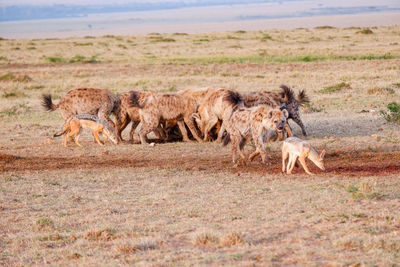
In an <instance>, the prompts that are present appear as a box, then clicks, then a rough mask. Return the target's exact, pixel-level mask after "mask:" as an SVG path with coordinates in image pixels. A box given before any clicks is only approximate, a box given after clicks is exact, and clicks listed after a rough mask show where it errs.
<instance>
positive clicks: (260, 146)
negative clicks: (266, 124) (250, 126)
mask: <svg viewBox="0 0 400 267" xmlns="http://www.w3.org/2000/svg"><path fill="white" fill-rule="evenodd" d="M253 140H254V143H255V145H256V151H255V152H253V153H252V154H251V155H250V157H249V159H250V160H253V159H254V158H255V157H256V156H258V155H259V154H260V155H261V160H262V162H263V163H266V162H267V155H266V154H267V153H266V151H265V148H264V142H263V137H262V135H260V136H253Z"/></svg>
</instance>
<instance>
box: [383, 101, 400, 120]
mask: <svg viewBox="0 0 400 267" xmlns="http://www.w3.org/2000/svg"><path fill="white" fill-rule="evenodd" d="M386 108H387V110H381V111H380V114H381V115H382V116H383V117H384V118H385V120H386V121H388V122H397V123H398V122H400V104H398V103H397V102H392V103H390V104H388V105H387V106H386Z"/></svg>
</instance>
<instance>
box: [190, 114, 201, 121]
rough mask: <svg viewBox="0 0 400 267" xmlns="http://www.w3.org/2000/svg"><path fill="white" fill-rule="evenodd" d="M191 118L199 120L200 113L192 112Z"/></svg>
mask: <svg viewBox="0 0 400 267" xmlns="http://www.w3.org/2000/svg"><path fill="white" fill-rule="evenodd" d="M192 118H193V119H196V120H199V121H200V120H201V118H200V115H199V114H198V113H193V114H192Z"/></svg>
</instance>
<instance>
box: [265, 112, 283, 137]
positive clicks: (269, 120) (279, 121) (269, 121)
mask: <svg viewBox="0 0 400 267" xmlns="http://www.w3.org/2000/svg"><path fill="white" fill-rule="evenodd" d="M288 117H289V113H288V111H287V110H286V109H284V110H280V109H277V108H275V109H272V110H270V111H268V113H267V116H266V117H265V118H264V120H263V124H264V127H266V128H270V129H271V128H272V129H274V130H275V131H277V132H282V131H283V129H284V127H285V125H286V123H287V118H288Z"/></svg>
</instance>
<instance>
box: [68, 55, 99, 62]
mask: <svg viewBox="0 0 400 267" xmlns="http://www.w3.org/2000/svg"><path fill="white" fill-rule="evenodd" d="M68 62H69V63H78V62H81V63H98V62H99V61H98V60H97V59H96V56H91V57H90V58H87V57H84V56H81V55H75V56H74V57H72V58H71V59H70V60H68Z"/></svg>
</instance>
